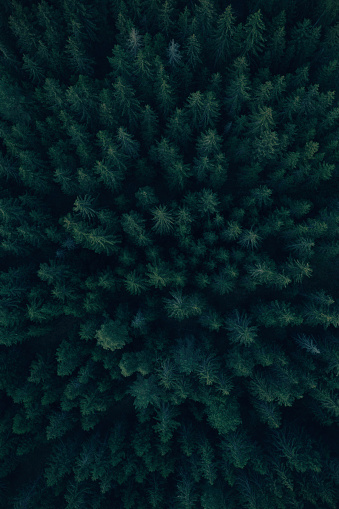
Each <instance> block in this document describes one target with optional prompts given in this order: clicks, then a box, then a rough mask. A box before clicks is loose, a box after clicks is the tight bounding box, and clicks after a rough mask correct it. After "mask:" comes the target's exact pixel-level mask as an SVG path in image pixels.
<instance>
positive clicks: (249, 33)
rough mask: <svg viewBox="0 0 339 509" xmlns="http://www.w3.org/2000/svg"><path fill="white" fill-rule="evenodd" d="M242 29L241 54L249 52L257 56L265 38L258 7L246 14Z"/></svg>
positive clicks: (261, 16) (263, 25)
mask: <svg viewBox="0 0 339 509" xmlns="http://www.w3.org/2000/svg"><path fill="white" fill-rule="evenodd" d="M243 30H244V31H243V42H242V49H243V55H246V54H247V53H249V54H253V55H254V56H257V55H258V53H261V51H262V50H263V48H264V43H265V40H266V38H265V36H264V31H265V24H264V21H263V15H262V14H261V10H260V9H259V10H258V11H257V12H255V13H253V14H250V15H249V16H248V18H247V20H246V24H245V26H244V29H243Z"/></svg>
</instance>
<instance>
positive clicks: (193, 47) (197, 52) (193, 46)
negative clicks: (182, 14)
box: [185, 34, 202, 71]
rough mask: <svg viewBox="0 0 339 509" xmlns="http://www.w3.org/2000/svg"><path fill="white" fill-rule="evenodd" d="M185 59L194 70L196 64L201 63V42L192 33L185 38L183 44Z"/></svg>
mask: <svg viewBox="0 0 339 509" xmlns="http://www.w3.org/2000/svg"><path fill="white" fill-rule="evenodd" d="M185 55H186V61H187V64H188V65H189V67H190V68H191V69H192V70H193V71H194V70H195V68H196V67H197V65H198V64H201V63H202V60H201V58H200V56H201V44H200V41H199V39H198V37H197V36H196V34H192V35H190V36H189V37H188V38H187V42H186V45H185Z"/></svg>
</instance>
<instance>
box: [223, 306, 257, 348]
mask: <svg viewBox="0 0 339 509" xmlns="http://www.w3.org/2000/svg"><path fill="white" fill-rule="evenodd" d="M250 323H251V319H250V318H249V317H248V316H247V315H246V313H244V312H243V313H242V314H240V313H239V311H238V310H236V311H235V312H234V313H233V316H230V317H229V318H227V319H226V321H225V328H226V330H228V332H229V334H228V337H229V340H230V341H231V342H232V343H240V344H243V345H246V346H249V345H250V344H251V343H253V342H255V340H256V337H257V329H258V328H257V326H255V325H250Z"/></svg>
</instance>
